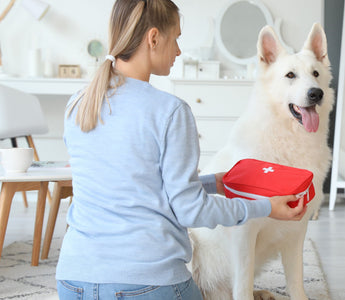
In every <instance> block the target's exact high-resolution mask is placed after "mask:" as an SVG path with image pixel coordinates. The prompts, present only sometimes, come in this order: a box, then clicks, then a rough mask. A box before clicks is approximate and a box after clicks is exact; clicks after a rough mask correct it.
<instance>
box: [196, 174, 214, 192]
mask: <svg viewBox="0 0 345 300" xmlns="http://www.w3.org/2000/svg"><path fill="white" fill-rule="evenodd" d="M199 179H200V181H201V183H202V186H203V187H204V189H205V191H206V193H208V194H217V184H216V177H215V176H214V174H209V175H202V176H200V177H199Z"/></svg>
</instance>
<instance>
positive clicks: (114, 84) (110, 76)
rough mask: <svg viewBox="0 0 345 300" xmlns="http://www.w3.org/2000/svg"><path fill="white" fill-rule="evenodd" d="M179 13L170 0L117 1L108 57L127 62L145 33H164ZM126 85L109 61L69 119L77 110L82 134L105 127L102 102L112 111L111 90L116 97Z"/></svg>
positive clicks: (82, 94)
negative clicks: (98, 126)
mask: <svg viewBox="0 0 345 300" xmlns="http://www.w3.org/2000/svg"><path fill="white" fill-rule="evenodd" d="M176 13H177V14H178V8H177V6H176V5H175V4H174V3H173V2H172V1H171V0H145V1H143V0H116V2H115V4H114V6H113V9H112V14H111V18H110V22H109V37H108V39H109V49H111V50H110V51H109V55H110V56H112V57H114V58H115V60H116V59H118V58H119V59H121V60H124V61H128V60H129V59H130V58H131V56H132V55H133V54H134V52H135V51H136V50H137V49H138V47H139V45H140V44H141V42H142V39H143V37H144V35H145V33H146V32H147V31H148V30H149V29H150V28H152V27H157V28H158V29H159V30H161V31H162V32H165V31H166V30H167V28H168V27H170V26H171V25H173V23H174V21H175V20H176V19H175V18H176ZM113 65H115V67H113ZM124 82H125V77H124V76H123V74H121V73H120V72H119V71H117V69H116V63H115V64H114V63H113V61H112V60H109V59H106V60H105V61H104V62H103V63H102V65H101V66H100V67H99V69H98V70H97V72H96V73H95V75H94V78H93V79H92V81H91V82H90V84H89V85H88V86H87V87H86V89H85V90H83V91H82V92H81V93H80V95H79V96H78V97H77V98H76V100H74V101H73V103H72V104H71V106H70V107H69V109H68V116H69V115H70V114H71V112H72V110H73V109H74V108H75V107H76V106H77V108H78V111H77V115H76V124H77V125H79V126H80V129H81V130H82V131H83V132H89V131H91V130H92V129H94V128H95V127H96V126H97V124H98V121H100V122H101V123H102V124H103V120H102V117H101V110H102V105H103V100H104V99H105V100H106V101H107V102H108V105H109V108H110V103H109V98H108V97H109V96H110V95H108V90H109V89H112V91H113V94H114V93H115V92H116V89H117V88H118V87H119V86H121V85H122V84H123V83H124ZM113 94H112V95H113ZM110 113H111V108H110Z"/></svg>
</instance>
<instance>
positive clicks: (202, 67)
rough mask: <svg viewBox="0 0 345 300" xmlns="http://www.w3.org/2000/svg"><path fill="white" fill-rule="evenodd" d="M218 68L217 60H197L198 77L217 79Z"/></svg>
mask: <svg viewBox="0 0 345 300" xmlns="http://www.w3.org/2000/svg"><path fill="white" fill-rule="evenodd" d="M219 70H220V62H219V61H199V64H198V79H218V78H219Z"/></svg>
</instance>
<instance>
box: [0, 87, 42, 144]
mask: <svg viewBox="0 0 345 300" xmlns="http://www.w3.org/2000/svg"><path fill="white" fill-rule="evenodd" d="M47 132H48V125H47V122H46V120H45V117H44V115H43V112H42V108H41V105H40V102H39V100H38V98H37V97H36V96H34V95H31V94H28V93H25V92H22V91H19V90H16V89H13V88H10V87H7V86H4V85H1V84H0V139H5V138H11V137H20V136H28V135H32V134H43V133H47Z"/></svg>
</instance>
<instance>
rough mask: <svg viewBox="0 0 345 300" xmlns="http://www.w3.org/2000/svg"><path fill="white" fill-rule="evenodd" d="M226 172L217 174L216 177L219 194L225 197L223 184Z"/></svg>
mask: <svg viewBox="0 0 345 300" xmlns="http://www.w3.org/2000/svg"><path fill="white" fill-rule="evenodd" d="M225 173H226V172H222V173H216V174H214V176H215V177H216V186H217V194H220V195H224V184H223V176H224V175H225Z"/></svg>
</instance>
